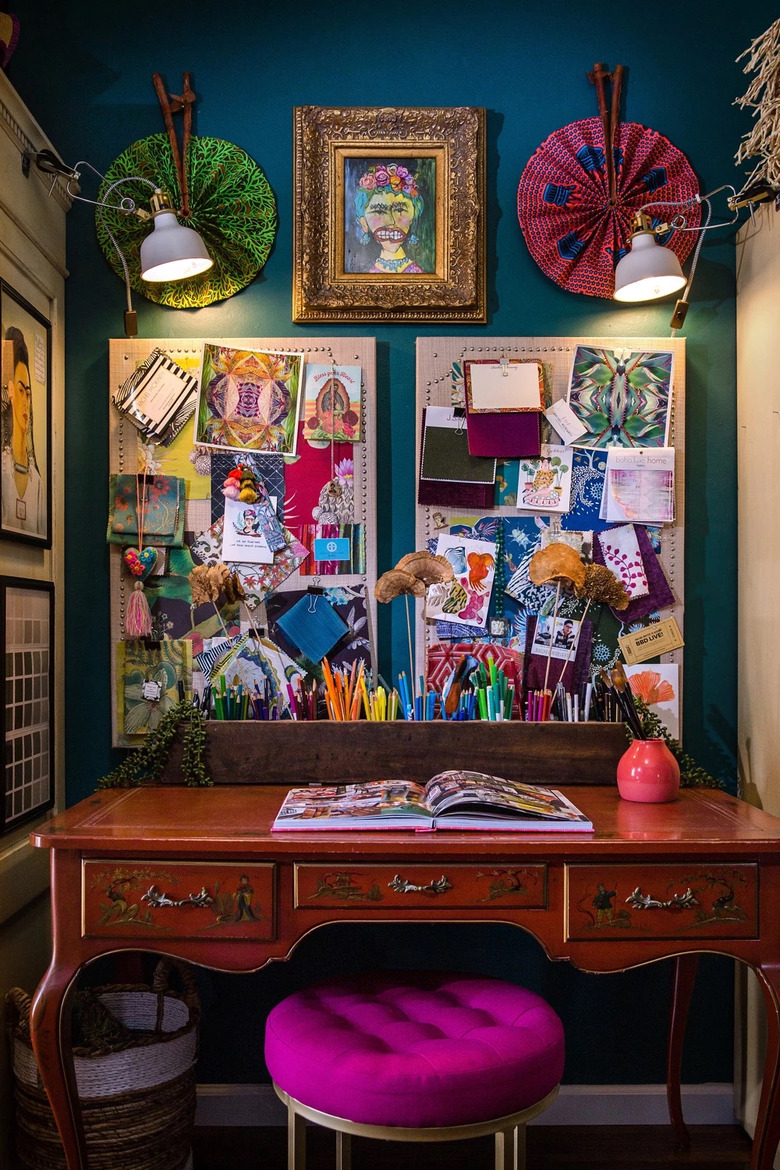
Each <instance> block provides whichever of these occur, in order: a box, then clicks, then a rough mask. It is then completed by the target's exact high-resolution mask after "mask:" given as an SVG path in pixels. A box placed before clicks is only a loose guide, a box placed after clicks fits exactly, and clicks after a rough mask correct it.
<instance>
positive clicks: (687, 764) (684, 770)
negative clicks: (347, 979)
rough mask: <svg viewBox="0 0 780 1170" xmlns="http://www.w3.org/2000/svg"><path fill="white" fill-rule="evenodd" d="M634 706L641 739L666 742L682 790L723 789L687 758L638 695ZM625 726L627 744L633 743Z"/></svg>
mask: <svg viewBox="0 0 780 1170" xmlns="http://www.w3.org/2000/svg"><path fill="white" fill-rule="evenodd" d="M634 706H635V707H636V710H637V714H638V716H639V722H640V723H641V725H642V738H643V739H663V740H665V741H666V746H667V747H668V748H669V751H670V752H671V753H672V755H673V756H674V758H675V759H676V760H677V763H678V764H679V765H680V784H681V785H682V786H683V788H721V789H725V787H726V785H725V784H724V782H723V781H722V780H716V779H715V777H714V776H711V775H710V774H709V772H707V771H706V769H704V768H702V767H700V765H699V764H697V763H696V761H695V760H694V758H693V756H689V755H688V753H687V752H685V751H683V747H682V744H681V743H680V742H679V740H677V739H673V738H672V736H671V735H670V734H669V731H668V730H667V728H666V727H665V726H664V724H663V723H662V722H661V718H660V716H659V715H658V714H657V712H655V711H651V710H650V708H649V707H648V706H647V704H646V703H645V702H643V701H642V699H640V698H639V696H638V695H634ZM625 726H626V735H627V736H628V740H629V743H633V742H634V738H635V736H634V735H633V733H632V731H631V729H630V728H629V726H628V724H626V725H625Z"/></svg>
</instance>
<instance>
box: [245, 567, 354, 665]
mask: <svg viewBox="0 0 780 1170" xmlns="http://www.w3.org/2000/svg"><path fill="white" fill-rule="evenodd" d="M322 595H323V597H324V598H325V599H326V600H327V601H328V602H329V603H330V605H331V606H332V607H333V609H335V611H336V613H337V614H339V616H340V617H341V618H342V619H343V620H344V622H345V623H346V626H347V632H346V634H345V635H344V637H343V638H342V639H341V641H340V642H339V643H338V644H337V645H336V647H335V648H334V649H333V650H331V652H330V654H329V656H328V657H329V661H330V664H331V666H340V667H346V668H350V667H351V666H352V664H353V663H356V662H359V661H360V659H361V658H362V659H363V660H364V661H365V662H367V663H370V662H371V660H372V652H371V645H370V643H369V640H368V615H367V612H366V587H365V585H334V586H331V587H330V588H328V587H327V586H326V588H325V589H323V591H322ZM308 596H309V593H308V591H307V590H305V589H289V590H285V591H284V592H281V591H277V592H276V593H273V594H272V595H271V596H270V597H269V598H268V599H267V600H266V603H265V605H266V615H267V619H268V633H269V636H270V637H271V638H272V639H273V640H274V642H276V643H277V644H278V645H279V647H280V648H281V649H282V650H284V651H285V652H286V653H287V654H289V655H290V656H291V657H293V658H296V657H298V653H299V652H298V650H297V649H296V647H295V646H293V645H292V643H291V642H289V641H288V639H287V636H286V634H285V632H284V629H283V628H282V627H281V626H280V624H279V619H280V618H281V616H282V615H283V614H285V613H287V612H288V610H290V609H292V607H293V606H294V605H296V604H297V603H298V602H299V601H300V600H301V598H304V597H308Z"/></svg>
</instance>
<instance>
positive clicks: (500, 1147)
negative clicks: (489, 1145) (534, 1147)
mask: <svg viewBox="0 0 780 1170" xmlns="http://www.w3.org/2000/svg"><path fill="white" fill-rule="evenodd" d="M495 1140H496V1164H495V1170H525V1126H524V1125H516V1126H513V1128H512V1129H502V1130H499V1131H498V1133H497V1134H496V1139H495Z"/></svg>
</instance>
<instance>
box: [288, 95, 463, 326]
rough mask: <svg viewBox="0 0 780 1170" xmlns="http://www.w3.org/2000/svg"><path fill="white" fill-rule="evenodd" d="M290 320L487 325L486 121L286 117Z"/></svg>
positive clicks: (302, 112)
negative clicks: (291, 131)
mask: <svg viewBox="0 0 780 1170" xmlns="http://www.w3.org/2000/svg"><path fill="white" fill-rule="evenodd" d="M293 269H294V275H293V320H294V321H296V322H303V321H368V320H370V321H442V322H444V321H448V322H449V321H473V322H477V323H479V322H483V323H484V322H485V320H486V294H485V111H484V110H483V109H478V108H476V107H471V106H460V107H453V108H427V109H414V108H396V107H388V108H385V107H370V106H351V107H338V108H336V107H327V106H299V107H297V108H296V110H295V220H294V242H293Z"/></svg>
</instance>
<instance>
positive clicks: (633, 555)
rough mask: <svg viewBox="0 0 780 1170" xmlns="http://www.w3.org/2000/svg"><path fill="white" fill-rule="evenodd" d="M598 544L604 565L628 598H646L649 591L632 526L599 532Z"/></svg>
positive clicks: (627, 525) (623, 525)
mask: <svg viewBox="0 0 780 1170" xmlns="http://www.w3.org/2000/svg"><path fill="white" fill-rule="evenodd" d="M598 542H599V545H600V546H601V552H602V555H603V557H604V564H605V565H606V566H607V568H608V569H611V570H612V572H613V573H614V574H615V576H616V577H618V578H619V579H620V580H621V581H622V582H623V584H624V585H625V587H626V591H627V592H628V594H629V596H630V597H646V596H647V594H648V593H649V592H650V589H649V586H648V583H647V575H646V574H645V567H644V563H643V561H642V554H641V552H640V551H639V541H638V539H637V535H636V532H635V530H634V526H633V524H622V525H621V526H620V527H619V528H609V529H607V531H606V532H600V533H599V534H598Z"/></svg>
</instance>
